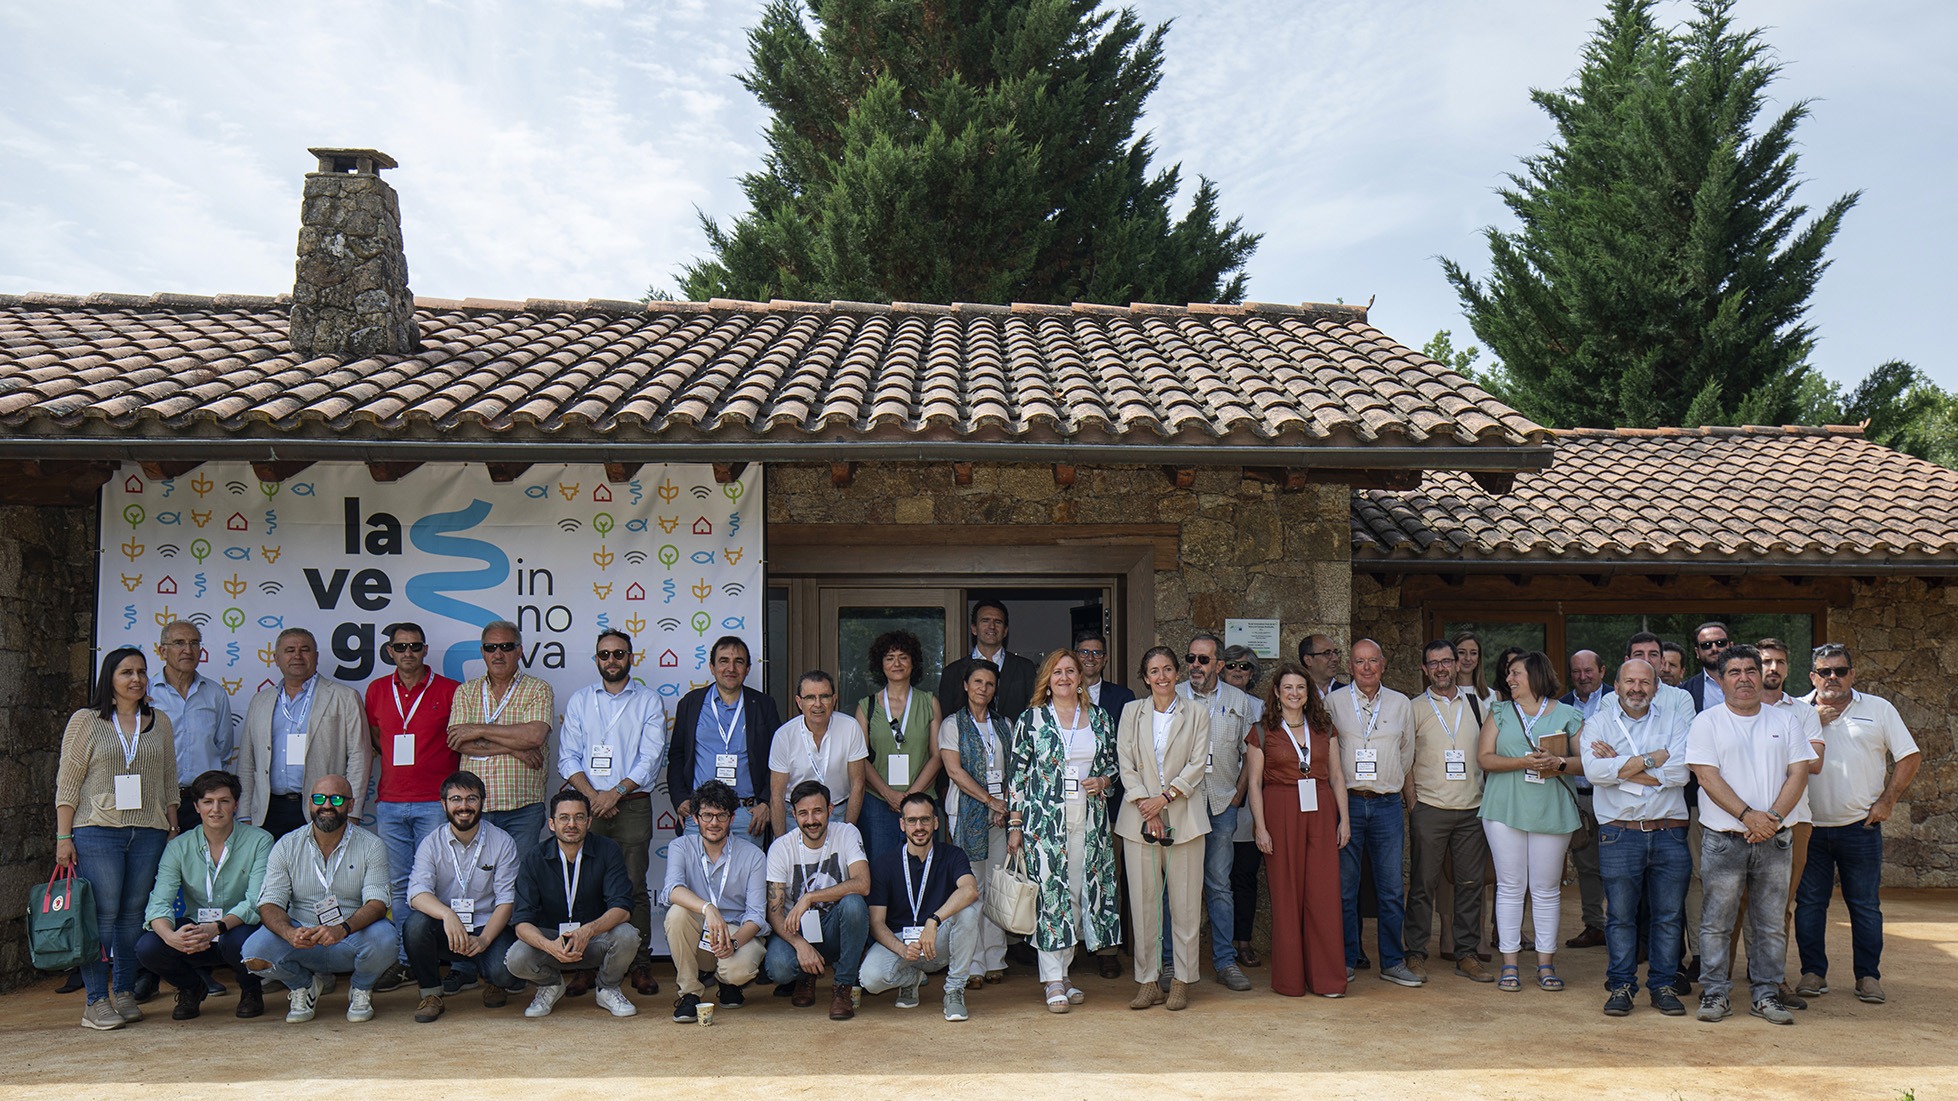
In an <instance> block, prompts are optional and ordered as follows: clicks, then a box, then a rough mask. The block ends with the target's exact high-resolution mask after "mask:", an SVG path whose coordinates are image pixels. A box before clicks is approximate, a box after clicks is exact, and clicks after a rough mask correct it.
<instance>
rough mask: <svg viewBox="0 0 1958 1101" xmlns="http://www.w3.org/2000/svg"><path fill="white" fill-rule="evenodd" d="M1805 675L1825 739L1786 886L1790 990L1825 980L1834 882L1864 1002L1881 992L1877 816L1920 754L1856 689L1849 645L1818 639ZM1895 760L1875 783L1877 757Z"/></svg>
mask: <svg viewBox="0 0 1958 1101" xmlns="http://www.w3.org/2000/svg"><path fill="white" fill-rule="evenodd" d="M1809 679H1810V680H1812V681H1813V682H1814V683H1815V692H1814V694H1813V695H1811V696H1809V698H1808V702H1809V703H1811V704H1813V705H1814V707H1815V716H1816V718H1817V720H1819V721H1820V722H1821V724H1822V738H1823V741H1824V742H1825V743H1826V744H1827V746H1828V752H1827V753H1826V754H1825V755H1824V759H1823V762H1822V771H1821V772H1819V773H1817V774H1816V777H1815V779H1814V780H1813V781H1811V782H1810V784H1809V810H1810V813H1811V815H1812V816H1813V818H1814V822H1815V828H1814V830H1813V831H1812V832H1811V833H1810V834H1809V842H1808V866H1807V867H1806V868H1805V869H1804V870H1803V872H1802V878H1801V883H1800V886H1799V887H1797V889H1796V891H1795V945H1796V948H1797V949H1798V950H1799V952H1800V955H1801V959H1802V977H1801V981H1800V982H1799V983H1797V984H1796V991H1797V992H1798V993H1800V994H1802V995H1803V996H1805V997H1812V996H1814V995H1816V994H1822V993H1826V992H1827V991H1828V989H1829V985H1828V976H1829V956H1828V953H1827V952H1825V951H1824V945H1823V937H1824V934H1825V933H1826V932H1827V931H1828V919H1829V895H1830V893H1831V892H1832V891H1833V890H1834V888H1835V882H1836V880H1837V879H1840V880H1841V881H1842V901H1843V905H1844V906H1846V907H1848V908H1849V930H1850V934H1849V941H1850V945H1851V952H1852V955H1851V965H1852V966H1853V967H1854V968H1855V974H1856V997H1857V998H1859V999H1861V1000H1863V1001H1865V1002H1870V1003H1872V1004H1881V1003H1882V1001H1883V999H1884V994H1883V985H1882V983H1880V982H1879V981H1878V980H1879V979H1880V978H1881V977H1882V975H1881V972H1880V970H1879V966H1878V965H1879V964H1880V962H1881V960H1882V956H1883V910H1882V908H1881V907H1880V906H1879V905H1878V899H1877V894H1878V888H1879V887H1880V886H1881V885H1882V882H1883V823H1884V822H1885V821H1886V820H1888V819H1889V817H1890V815H1891V812H1892V811H1894V810H1895V809H1896V806H1897V800H1898V799H1900V798H1902V797H1903V794H1904V789H1905V788H1908V787H1909V786H1910V782H1911V780H1912V779H1914V778H1915V777H1916V776H1917V767H1918V765H1919V764H1921V763H1922V762H1923V760H1924V755H1923V754H1922V753H1920V752H1919V751H1918V748H1917V742H1916V740H1915V739H1913V738H1912V737H1911V736H1910V731H1909V730H1908V729H1907V728H1906V727H1905V726H1904V720H1903V717H1902V716H1900V715H1898V714H1897V709H1896V708H1895V707H1894V706H1892V705H1891V704H1890V702H1889V701H1888V700H1884V699H1880V698H1878V697H1876V696H1872V695H1869V694H1867V693H1864V692H1858V691H1856V670H1855V669H1854V668H1853V667H1852V665H1851V663H1850V658H1849V648H1848V647H1846V646H1843V645H1842V644H1841V643H1834V642H1832V643H1826V644H1824V645H1822V646H1818V647H1816V648H1815V661H1814V665H1813V666H1812V667H1811V668H1810V671H1809ZM1885 757H1888V758H1890V759H1891V760H1893V761H1895V762H1896V767H1895V769H1893V770H1892V771H1891V773H1890V778H1889V782H1888V783H1885V782H1884V775H1883V773H1884V758H1885Z"/></svg>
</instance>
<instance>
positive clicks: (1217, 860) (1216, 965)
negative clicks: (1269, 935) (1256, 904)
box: [1162, 795, 1241, 971]
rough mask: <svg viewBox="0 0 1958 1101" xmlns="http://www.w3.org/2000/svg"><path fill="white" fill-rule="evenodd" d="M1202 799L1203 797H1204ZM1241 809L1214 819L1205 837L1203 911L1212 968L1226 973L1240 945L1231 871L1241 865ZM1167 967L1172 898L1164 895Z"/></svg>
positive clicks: (1230, 809) (1167, 962)
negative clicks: (1207, 921) (1207, 922)
mask: <svg viewBox="0 0 1958 1101" xmlns="http://www.w3.org/2000/svg"><path fill="white" fill-rule="evenodd" d="M1198 798H1202V796H1201V795H1199V796H1198ZM1239 813H1241V809H1240V808H1238V807H1225V808H1224V810H1223V813H1221V814H1213V815H1211V816H1210V832H1209V833H1207V834H1204V836H1203V909H1204V914H1205V916H1206V917H1208V918H1209V919H1210V966H1211V969H1212V970H1213V971H1222V970H1223V969H1224V968H1226V967H1231V966H1234V965H1235V964H1236V963H1237V945H1236V944H1235V943H1233V942H1232V940H1231V933H1232V932H1233V931H1235V930H1236V928H1237V902H1236V899H1235V897H1234V896H1233V895H1232V893H1231V868H1232V866H1233V865H1234V864H1236V862H1237V849H1236V848H1235V847H1234V846H1235V844H1236V839H1237V816H1238V814H1239ZM1162 928H1163V930H1164V931H1165V932H1164V935H1163V966H1164V967H1165V968H1167V967H1169V966H1170V949H1171V947H1172V945H1171V943H1170V941H1171V938H1170V936H1169V935H1168V932H1167V931H1168V929H1169V928H1170V924H1169V896H1168V895H1167V893H1165V894H1164V896H1163V924H1162Z"/></svg>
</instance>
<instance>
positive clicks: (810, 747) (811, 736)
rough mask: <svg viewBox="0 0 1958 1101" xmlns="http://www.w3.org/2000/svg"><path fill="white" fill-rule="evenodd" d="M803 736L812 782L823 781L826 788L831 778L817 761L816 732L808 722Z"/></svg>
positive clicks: (831, 795)
mask: <svg viewBox="0 0 1958 1101" xmlns="http://www.w3.org/2000/svg"><path fill="white" fill-rule="evenodd" d="M802 736H803V738H804V741H803V743H802V755H803V756H804V757H806V758H808V760H809V778H810V779H812V780H821V781H822V782H823V784H824V786H828V784H829V777H828V775H826V774H825V773H824V772H823V766H822V765H821V763H819V762H818V761H817V760H816V732H815V731H813V730H811V729H809V724H808V723H807V722H806V721H805V722H804V723H803V724H802ZM835 797H836V793H835V792H833V791H832V792H830V798H832V799H834V798H835Z"/></svg>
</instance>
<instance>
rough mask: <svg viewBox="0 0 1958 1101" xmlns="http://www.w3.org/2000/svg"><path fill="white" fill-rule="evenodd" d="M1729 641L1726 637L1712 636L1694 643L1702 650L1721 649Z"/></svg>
mask: <svg viewBox="0 0 1958 1101" xmlns="http://www.w3.org/2000/svg"><path fill="white" fill-rule="evenodd" d="M1727 641H1728V640H1727V639H1724V638H1710V639H1707V640H1706V641H1705V642H1695V643H1694V644H1693V645H1695V646H1697V647H1699V648H1700V649H1702V650H1720V649H1724V648H1725V647H1726V645H1727Z"/></svg>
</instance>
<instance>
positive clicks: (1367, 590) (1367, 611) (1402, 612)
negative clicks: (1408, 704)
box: [1340, 573, 1428, 696]
mask: <svg viewBox="0 0 1958 1101" xmlns="http://www.w3.org/2000/svg"><path fill="white" fill-rule="evenodd" d="M1353 637H1354V638H1356V639H1361V638H1370V639H1372V640H1373V641H1375V642H1377V643H1379V644H1380V649H1381V650H1382V651H1383V652H1384V653H1385V654H1386V657H1387V672H1386V674H1385V675H1384V676H1382V677H1381V678H1380V679H1381V681H1382V682H1383V683H1385V684H1386V685H1387V687H1389V688H1393V689H1397V690H1399V691H1402V692H1405V693H1407V694H1408V695H1410V696H1411V695H1414V694H1416V693H1418V692H1420V691H1421V689H1422V687H1423V686H1424V685H1425V684H1426V680H1425V679H1424V678H1423V677H1422V675H1421V657H1422V654H1421V647H1423V646H1425V645H1426V644H1427V641H1428V640H1427V639H1425V638H1422V637H1421V609H1419V608H1403V607H1401V587H1400V585H1399V584H1398V583H1395V582H1389V583H1387V584H1382V583H1381V582H1379V581H1377V580H1375V579H1374V577H1373V575H1371V574H1365V573H1355V574H1354V575H1353ZM1346 644H1347V642H1346V640H1344V639H1342V640H1341V645H1342V646H1344V645H1346ZM1340 679H1341V680H1344V679H1346V678H1345V677H1344V676H1341V678H1340Z"/></svg>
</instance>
